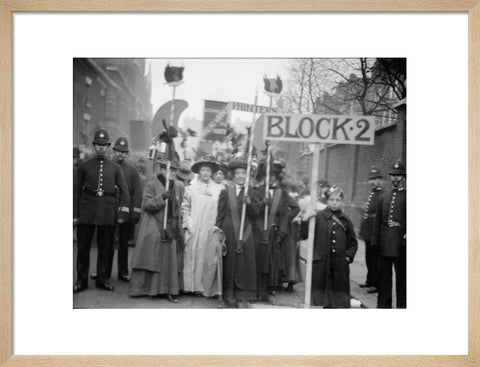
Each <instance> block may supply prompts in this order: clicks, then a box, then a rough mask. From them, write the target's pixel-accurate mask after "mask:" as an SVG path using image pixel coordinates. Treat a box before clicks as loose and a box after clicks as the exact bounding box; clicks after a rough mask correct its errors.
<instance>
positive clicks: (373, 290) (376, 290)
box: [367, 287, 378, 293]
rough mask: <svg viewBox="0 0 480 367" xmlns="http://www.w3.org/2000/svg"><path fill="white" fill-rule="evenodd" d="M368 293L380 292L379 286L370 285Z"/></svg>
mask: <svg viewBox="0 0 480 367" xmlns="http://www.w3.org/2000/svg"><path fill="white" fill-rule="evenodd" d="M367 293H378V289H377V287H370V288H368V289H367Z"/></svg>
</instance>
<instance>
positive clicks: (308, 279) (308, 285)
mask: <svg viewBox="0 0 480 367" xmlns="http://www.w3.org/2000/svg"><path fill="white" fill-rule="evenodd" d="M319 161H320V146H319V144H315V149H314V150H313V159H312V176H311V177H310V209H311V210H313V209H315V207H316V205H317V180H318V164H319ZM314 235H315V216H313V217H311V218H310V219H309V223H308V238H307V273H306V275H305V308H310V303H311V294H312V266H313V237H314Z"/></svg>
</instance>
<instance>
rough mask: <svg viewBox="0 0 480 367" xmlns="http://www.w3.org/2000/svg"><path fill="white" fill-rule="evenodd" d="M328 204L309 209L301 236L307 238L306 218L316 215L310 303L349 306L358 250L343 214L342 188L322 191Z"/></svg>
mask: <svg viewBox="0 0 480 367" xmlns="http://www.w3.org/2000/svg"><path fill="white" fill-rule="evenodd" d="M324 195H325V197H326V198H327V207H326V208H325V209H323V210H321V211H318V212H317V211H315V210H314V211H308V212H307V213H305V215H304V217H303V222H302V226H301V236H302V238H303V239H306V238H307V237H308V222H307V220H308V219H309V218H311V217H313V216H315V234H314V239H313V266H312V298H311V299H312V304H313V305H314V306H323V307H324V308H350V264H351V263H352V262H353V259H354V257H355V253H356V252H357V238H356V236H355V232H354V229H353V224H352V222H351V220H350V219H349V218H348V217H347V216H346V215H345V214H344V213H343V211H342V206H343V199H344V193H343V190H342V189H341V188H340V187H338V186H331V187H329V188H328V190H327V191H326V192H325V194H324Z"/></svg>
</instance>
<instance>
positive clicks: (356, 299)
mask: <svg viewBox="0 0 480 367" xmlns="http://www.w3.org/2000/svg"><path fill="white" fill-rule="evenodd" d="M358 242H359V243H358V252H357V254H356V256H355V260H354V262H353V263H352V264H351V265H350V291H351V296H352V307H353V308H375V307H376V304H377V295H376V294H368V293H367V291H366V289H364V288H360V287H359V284H362V283H364V282H365V277H366V274H367V268H366V265H365V244H364V242H363V241H361V240H359V241H358ZM73 250H74V251H73V252H74V259H73V280H75V277H76V271H75V263H76V252H77V249H76V243H75V242H74V249H73ZM134 251H135V248H134V247H130V248H129V263H131V258H132V255H133V252H134ZM116 256H117V251H115V257H114V260H113V270H112V279H111V284H112V285H114V286H115V291H113V292H110V291H105V290H101V289H97V288H95V281H94V280H91V279H90V280H89V285H88V286H89V287H88V289H87V290H85V291H83V292H80V293H74V294H73V307H74V308H188V309H192V308H216V307H217V304H218V303H219V300H218V299H216V298H205V297H200V296H195V295H184V294H182V295H180V296H179V302H178V303H171V302H169V301H168V300H167V299H165V298H162V297H154V298H151V297H134V298H132V297H129V296H128V283H124V282H122V281H120V280H118V279H117V277H118V276H117V257H116ZM300 256H301V257H302V258H306V257H307V256H306V246H305V242H304V241H302V242H301V244H300ZM96 262H97V246H96V244H92V250H91V253H90V273H94V272H96V271H95V269H96ZM300 268H301V274H302V276H303V277H304V276H305V273H306V271H305V263H304V262H301V266H300ZM72 284H73V282H72ZM273 300H274V305H269V304H266V303H254V304H251V307H252V308H304V300H305V282H301V283H298V284H296V285H295V286H294V291H293V292H282V291H279V292H277V293H276V294H275V296H274V297H273Z"/></svg>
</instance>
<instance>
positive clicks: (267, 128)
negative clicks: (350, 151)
mask: <svg viewBox="0 0 480 367" xmlns="http://www.w3.org/2000/svg"><path fill="white" fill-rule="evenodd" d="M374 136H375V117H373V116H343V115H341V116H339V115H301V114H289V113H266V114H265V115H264V123H263V138H264V139H265V140H273V141H297V142H299V143H300V142H301V143H307V142H310V143H338V144H357V145H373V141H374Z"/></svg>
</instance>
